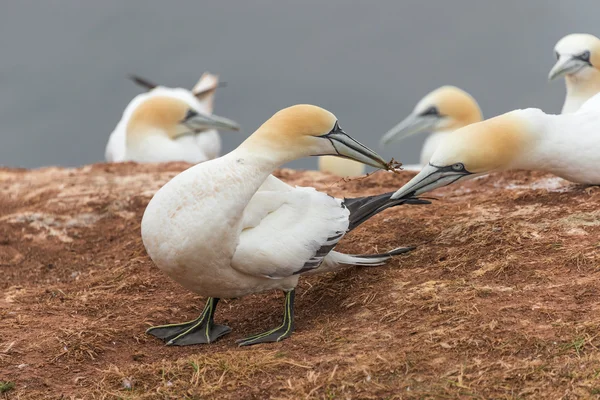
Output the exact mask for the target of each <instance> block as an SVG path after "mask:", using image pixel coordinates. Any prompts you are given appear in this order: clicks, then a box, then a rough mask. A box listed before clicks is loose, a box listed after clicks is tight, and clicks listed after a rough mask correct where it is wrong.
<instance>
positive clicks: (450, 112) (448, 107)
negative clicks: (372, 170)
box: [381, 86, 483, 165]
mask: <svg viewBox="0 0 600 400" xmlns="http://www.w3.org/2000/svg"><path fill="white" fill-rule="evenodd" d="M482 119H483V115H482V114H481V109H480V108H479V105H478V104H477V101H475V99H474V98H473V96H471V95H470V94H469V93H467V92H465V91H464V90H462V89H459V88H457V87H456V86H442V87H440V88H437V89H435V90H434V91H432V92H430V93H428V94H427V95H426V96H425V97H423V99H421V100H420V101H419V102H418V103H417V105H416V107H415V108H414V110H413V112H412V113H411V114H410V115H409V116H408V117H406V118H405V119H404V120H402V121H401V122H400V123H399V124H398V125H396V126H394V127H393V128H392V129H390V130H389V131H388V132H387V133H386V134H385V135H383V137H382V138H381V143H382V145H386V144H389V143H391V142H393V141H396V140H401V139H403V138H405V137H408V136H412V135H415V134H417V133H421V132H432V133H431V135H429V136H428V137H427V139H426V140H425V143H423V148H422V149H421V159H420V162H421V165H425V164H427V162H428V161H429V159H430V158H431V156H432V155H433V152H434V151H435V149H436V148H437V146H438V145H439V143H440V141H441V140H442V138H443V137H444V136H445V135H446V134H447V133H449V132H452V131H454V130H456V129H459V128H462V127H464V126H467V125H469V124H472V123H475V122H480V121H481V120H482Z"/></svg>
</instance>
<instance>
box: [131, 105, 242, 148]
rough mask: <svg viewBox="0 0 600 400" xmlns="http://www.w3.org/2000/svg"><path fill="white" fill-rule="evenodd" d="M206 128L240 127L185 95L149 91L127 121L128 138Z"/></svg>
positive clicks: (175, 136)
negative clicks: (202, 109)
mask: <svg viewBox="0 0 600 400" xmlns="http://www.w3.org/2000/svg"><path fill="white" fill-rule="evenodd" d="M205 129H229V130H239V125H238V124H237V123H235V122H234V121H231V120H229V119H227V118H223V117H218V116H216V115H207V114H204V113H201V112H199V111H198V110H196V109H194V108H193V107H192V106H190V104H188V103H187V102H185V101H183V100H182V99H179V98H177V97H173V96H167V95H157V96H151V95H148V97H147V98H146V99H145V100H143V101H142V102H141V103H139V104H138V106H137V107H136V108H135V110H134V111H133V112H132V114H131V117H130V118H129V122H128V123H127V135H128V137H129V138H131V137H136V136H138V137H139V136H143V135H144V133H145V132H148V131H153V132H163V133H164V134H166V135H168V136H169V137H170V138H171V139H173V140H175V139H178V138H179V137H181V136H185V135H190V134H194V133H197V132H199V131H202V130H205Z"/></svg>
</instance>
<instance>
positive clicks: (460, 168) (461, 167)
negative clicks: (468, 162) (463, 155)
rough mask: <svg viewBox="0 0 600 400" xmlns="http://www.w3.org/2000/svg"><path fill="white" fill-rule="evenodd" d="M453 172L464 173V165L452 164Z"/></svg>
mask: <svg viewBox="0 0 600 400" xmlns="http://www.w3.org/2000/svg"><path fill="white" fill-rule="evenodd" d="M452 170H454V171H456V172H460V171H464V170H465V166H464V165H463V163H456V164H452Z"/></svg>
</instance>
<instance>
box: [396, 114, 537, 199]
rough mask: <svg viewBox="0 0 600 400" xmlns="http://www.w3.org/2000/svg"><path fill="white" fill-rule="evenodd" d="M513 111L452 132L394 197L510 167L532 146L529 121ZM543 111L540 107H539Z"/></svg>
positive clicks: (423, 191) (417, 192)
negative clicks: (426, 163) (427, 162)
mask: <svg viewBox="0 0 600 400" xmlns="http://www.w3.org/2000/svg"><path fill="white" fill-rule="evenodd" d="M520 111H522V110H518V111H513V112H510V113H507V114H504V115H501V116H498V117H495V118H490V119H488V120H486V121H482V122H478V123H475V124H472V125H469V126H466V127H464V128H461V129H459V130H457V131H454V132H451V133H449V134H448V135H447V136H446V137H445V138H444V139H443V140H442V142H441V143H440V145H439V146H438V148H437V150H436V151H435V153H433V156H432V157H431V160H430V161H429V164H428V165H426V166H425V167H423V169H422V170H421V171H420V172H419V173H418V174H417V175H416V176H415V177H414V178H413V179H411V180H410V181H409V182H408V183H406V184H405V185H404V186H403V187H402V188H400V189H399V190H398V191H397V192H396V193H394V195H393V196H392V198H394V199H397V198H401V197H403V196H406V195H412V194H414V195H418V194H421V193H425V192H429V191H431V190H433V189H436V188H438V187H442V186H446V185H449V184H451V183H454V182H456V181H458V180H461V179H467V178H473V177H475V176H479V175H484V174H487V173H490V172H492V171H498V170H503V169H507V168H509V167H510V166H511V165H512V164H513V162H514V161H515V160H516V159H517V158H519V157H520V156H521V154H522V153H526V152H527V150H528V149H529V148H530V143H529V142H530V141H531V140H532V139H531V136H530V135H528V134H527V132H528V131H529V130H530V128H529V126H528V123H527V121H525V120H524V119H523V118H520V117H519V116H518V114H517V113H519V112H520ZM538 111H539V110H538Z"/></svg>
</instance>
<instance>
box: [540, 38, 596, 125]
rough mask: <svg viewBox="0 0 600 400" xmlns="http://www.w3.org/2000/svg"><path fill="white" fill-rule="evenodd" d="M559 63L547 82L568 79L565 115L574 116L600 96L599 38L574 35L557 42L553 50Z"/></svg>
mask: <svg viewBox="0 0 600 400" xmlns="http://www.w3.org/2000/svg"><path fill="white" fill-rule="evenodd" d="M554 53H555V54H556V58H557V61H556V64H555V65H554V67H552V70H551V71H550V74H549V75H548V79H550V80H552V79H555V78H558V77H560V76H564V77H565V83H566V86H567V95H566V98H565V103H564V105H563V109H562V113H563V114H566V113H571V112H574V111H577V110H579V107H581V105H582V104H583V103H585V102H586V101H587V100H588V99H589V98H591V97H592V96H594V95H595V94H596V93H600V39H598V38H597V37H596V36H593V35H588V34H583V33H574V34H572V35H567V36H565V37H564V38H562V39H561V40H559V41H558V43H557V44H556V46H555V47H554Z"/></svg>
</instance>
